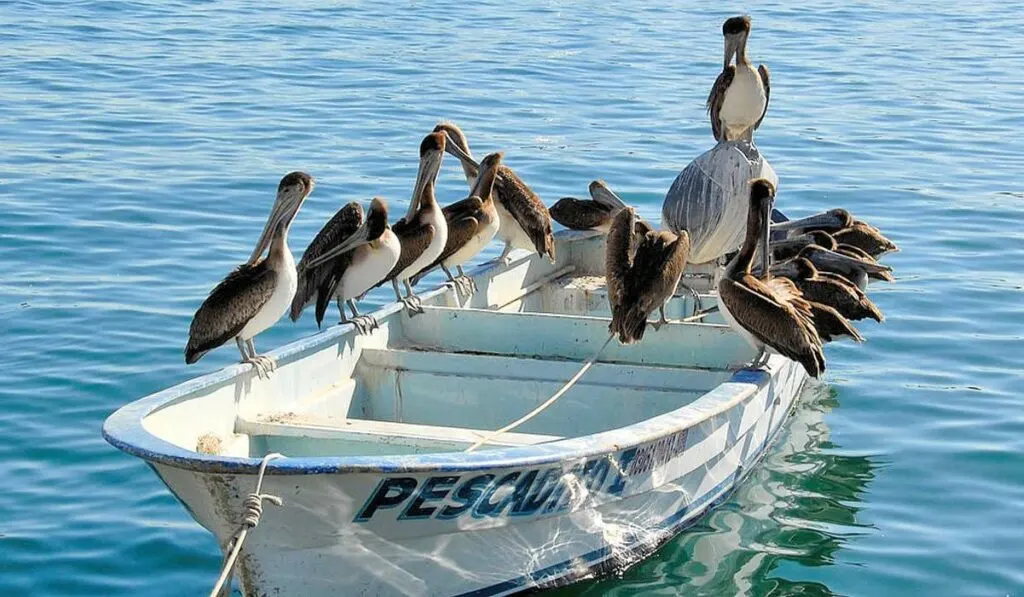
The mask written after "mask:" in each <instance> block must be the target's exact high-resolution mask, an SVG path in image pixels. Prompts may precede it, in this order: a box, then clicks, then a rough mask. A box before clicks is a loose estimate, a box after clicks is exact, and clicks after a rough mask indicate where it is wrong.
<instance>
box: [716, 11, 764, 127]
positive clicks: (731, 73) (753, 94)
mask: <svg viewBox="0 0 1024 597" xmlns="http://www.w3.org/2000/svg"><path fill="white" fill-rule="evenodd" d="M722 35H723V36H724V37H725V63H724V65H723V67H722V73H721V74H720V75H718V78H717V79H715V84H714V85H713V86H712V87H711V93H710V95H708V101H707V110H708V114H710V115H711V132H712V133H713V134H714V136H715V140H716V141H731V140H734V139H746V140H747V141H753V136H754V130H756V129H757V128H758V127H760V126H761V121H762V120H764V116H765V114H766V113H767V112H768V101H769V99H771V76H770V73H769V72H768V67H767V66H765V65H763V64H762V65H759V66H758V67H757V68H756V69H755V68H754V65H753V64H751V63H750V60H748V59H747V38H748V37H749V36H750V17H749V16H742V17H732V18H730V19H727V20H726V21H725V23H723V24H722ZM733 55H735V56H736V64H735V65H733V64H732V63H731V62H732V57H733Z"/></svg>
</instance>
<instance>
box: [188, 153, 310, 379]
mask: <svg viewBox="0 0 1024 597" xmlns="http://www.w3.org/2000/svg"><path fill="white" fill-rule="evenodd" d="M313 186H314V183H313V178H312V177H311V176H310V175H308V174H306V173H304V172H291V173H289V174H287V175H285V176H284V178H282V179H281V182H280V184H279V185H278V187H277V199H276V200H275V202H274V206H273V208H272V209H271V211H270V217H269V218H267V223H266V224H265V225H264V227H263V232H262V233H261V234H260V238H259V241H257V243H256V246H255V248H253V251H252V254H251V255H250V256H249V260H248V261H247V262H246V263H244V264H242V265H240V266H239V267H238V269H236V270H235V271H233V272H231V273H230V274H228V275H227V277H226V278H224V280H222V281H221V282H220V284H217V286H215V287H214V289H213V290H212V291H211V292H210V295H209V296H208V297H206V300H204V301H203V304H202V305H200V307H199V309H198V310H197V311H196V314H195V316H194V317H193V318H192V324H191V326H190V327H189V334H188V344H187V345H186V346H185V362H186V363H188V364H190V365H191V364H192V363H195V362H196V361H198V360H199V359H201V358H202V357H203V355H205V354H206V353H207V352H209V351H211V350H213V349H214V348H217V347H218V346H221V345H222V344H224V343H225V342H227V341H228V340H230V339H232V338H234V339H235V344H236V345H237V346H238V352H240V353H241V355H242V362H243V363H248V364H250V365H252V366H253V368H254V369H255V370H256V373H257V375H259V376H260V377H265V376H266V375H268V374H269V372H270V371H273V370H274V368H275V367H276V363H275V362H274V360H273V359H271V358H270V357H267V356H264V355H260V354H257V353H256V345H255V343H254V342H253V337H255V336H256V335H257V334H259V333H260V332H262V331H263V330H265V329H267V328H269V327H270V326H272V325H274V323H275V322H276V321H277V320H278V319H280V318H281V316H282V315H284V313H285V312H287V310H288V305H289V304H290V303H291V302H292V297H293V296H294V295H295V289H296V287H297V285H298V280H297V274H296V271H295V259H294V258H293V257H292V253H291V251H290V250H289V249H288V229H289V228H290V227H291V223H292V220H294V219H295V214H297V213H298V212H299V208H300V207H302V203H303V202H304V201H305V200H306V197H307V196H309V194H310V193H311V192H312V191H313ZM268 249H269V252H268V255H267V257H266V258H262V256H263V252H264V251H265V250H268Z"/></svg>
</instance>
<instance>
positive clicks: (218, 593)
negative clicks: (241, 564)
mask: <svg viewBox="0 0 1024 597" xmlns="http://www.w3.org/2000/svg"><path fill="white" fill-rule="evenodd" d="M275 458H284V456H283V455H282V454H277V453H272V454H267V455H266V456H264V457H263V461H262V462H260V472H259V475H258V476H257V477H256V491H254V492H253V493H250V494H249V495H247V496H246V498H245V501H244V502H242V504H243V507H244V509H245V511H244V513H243V514H242V524H241V526H239V528H238V530H237V531H235V536H234V537H232V538H231V542H230V543H228V545H229V548H228V550H227V551H226V552H225V556H224V564H223V565H222V566H221V570H220V578H218V579H217V584H216V585H215V586H214V587H213V590H212V591H210V597H222V596H225V595H227V594H228V593H229V592H230V591H231V576H232V572H234V569H235V560H237V559H238V554H239V553H241V551H242V543H244V542H245V537H246V536H247V535H248V534H249V531H250V530H252V529H254V528H256V525H258V524H259V523H260V516H262V515H263V500H266V501H268V502H270V503H271V504H275V505H277V506H280V505H281V504H283V503H284V501H283V500H282V499H281V498H279V497H277V496H276V495H267V494H265V493H260V491H261V490H262V489H263V475H264V474H265V473H266V472H267V463H268V462H270V461H271V460H274V459H275Z"/></svg>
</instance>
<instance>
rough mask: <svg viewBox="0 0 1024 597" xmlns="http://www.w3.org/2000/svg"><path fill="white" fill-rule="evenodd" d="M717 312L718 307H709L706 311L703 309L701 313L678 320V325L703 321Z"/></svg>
mask: <svg viewBox="0 0 1024 597" xmlns="http://www.w3.org/2000/svg"><path fill="white" fill-rule="evenodd" d="M717 311H718V306H717V305H716V306H714V307H709V308H707V309H704V310H703V311H698V312H697V313H696V314H694V315H691V316H690V317H684V318H682V319H680V320H679V323H689V322H691V321H698V320H701V319H704V318H705V317H707V316H708V315H711V314H712V313H715V312H717Z"/></svg>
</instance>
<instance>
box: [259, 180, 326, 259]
mask: <svg viewBox="0 0 1024 597" xmlns="http://www.w3.org/2000/svg"><path fill="white" fill-rule="evenodd" d="M312 192H313V187H312V186H311V187H310V188H309V189H306V190H305V192H299V193H295V192H292V193H286V192H284V193H278V195H277V199H276V200H275V201H274V207H273V208H271V210H270V217H268V218H267V223H266V224H264V225H263V232H261V233H260V239H259V240H258V241H257V242H256V246H255V247H254V248H253V250H252V254H251V255H249V260H248V261H246V262H245V263H246V265H252V264H254V263H256V262H257V261H259V259H260V256H262V255H263V252H264V251H266V250H267V249H268V248H269V247H270V241H271V240H273V238H274V232H275V231H276V230H277V226H278V224H280V223H281V222H291V219H292V218H294V217H295V214H296V213H298V211H299V207H301V206H302V202H303V201H304V200H305V199H306V197H308V196H309V194H310V193H312Z"/></svg>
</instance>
